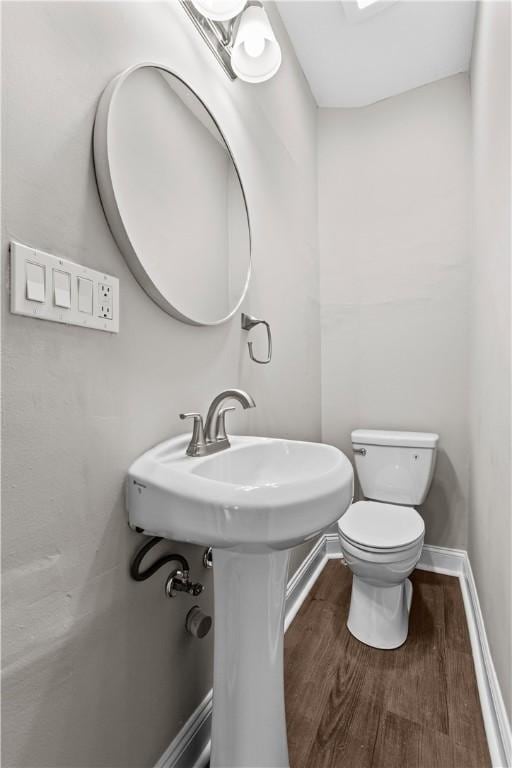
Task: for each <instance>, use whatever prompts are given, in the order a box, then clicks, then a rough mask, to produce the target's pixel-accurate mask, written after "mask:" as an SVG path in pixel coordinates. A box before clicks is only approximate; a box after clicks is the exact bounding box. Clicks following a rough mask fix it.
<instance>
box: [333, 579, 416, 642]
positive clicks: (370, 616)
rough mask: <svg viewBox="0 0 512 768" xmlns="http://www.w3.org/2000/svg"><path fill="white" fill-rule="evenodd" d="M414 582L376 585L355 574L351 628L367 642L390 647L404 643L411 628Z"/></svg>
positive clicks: (351, 600)
mask: <svg viewBox="0 0 512 768" xmlns="http://www.w3.org/2000/svg"><path fill="white" fill-rule="evenodd" d="M411 600H412V583H411V580H410V579H405V580H404V581H403V582H402V583H401V584H395V585H393V586H389V587H388V586H376V585H375V584H370V583H369V582H368V581H363V580H362V579H361V578H359V577H358V576H355V575H354V577H353V581H352V596H351V598H350V610H349V614H348V620H347V627H348V629H349V632H350V634H352V635H353V636H354V637H355V638H356V639H357V640H360V641H361V642H362V643H365V645H370V646H372V647H373V648H382V649H385V650H390V649H392V648H398V647H399V646H400V645H403V643H405V641H406V639H407V632H408V629H409V611H410V608H411Z"/></svg>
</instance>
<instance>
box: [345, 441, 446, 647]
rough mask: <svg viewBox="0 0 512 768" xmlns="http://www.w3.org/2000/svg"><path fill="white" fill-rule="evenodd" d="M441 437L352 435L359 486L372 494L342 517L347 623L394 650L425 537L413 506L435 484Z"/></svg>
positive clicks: (369, 641)
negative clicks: (348, 582)
mask: <svg viewBox="0 0 512 768" xmlns="http://www.w3.org/2000/svg"><path fill="white" fill-rule="evenodd" d="M437 441H438V436H437V435H435V434H431V433H408V432H382V431H380V430H379V431H377V430H355V431H354V432H353V433H352V443H353V446H354V454H355V457H356V469H357V470H358V476H359V480H360V483H361V487H362V490H363V492H365V491H366V492H370V493H371V498H368V499H367V500H364V501H358V502H356V503H354V504H352V505H351V506H350V507H349V509H348V510H347V512H346V513H345V515H343V517H342V518H340V520H339V521H338V534H339V540H340V546H341V551H342V554H343V557H344V559H345V562H346V564H347V566H348V567H349V568H350V570H351V571H352V573H353V581H352V595H351V599H350V609H349V615H348V620H347V627H348V629H349V631H350V633H351V634H352V635H353V636H354V637H356V638H357V639H358V640H360V641H361V642H363V643H365V644H366V645H370V646H373V647H375V648H382V649H392V648H397V647H399V646H400V645H402V644H403V643H404V642H405V640H406V638H407V632H408V626H409V611H410V607H411V600H412V592H413V590H412V583H411V581H410V580H409V578H408V577H409V576H410V574H411V573H412V571H413V570H414V568H415V567H416V564H417V563H418V560H419V559H420V557H421V551H422V547H423V539H424V536H425V524H424V522H423V519H422V517H421V516H420V515H419V514H418V512H417V511H416V509H415V508H414V505H416V504H420V503H422V501H423V500H424V498H425V497H426V494H427V492H428V489H429V487H430V483H431V480H432V475H433V470H434V464H435V454H436V447H437ZM363 462H365V463H364V464H363V465H362V463H363ZM361 465H362V466H361ZM379 497H380V499H381V500H377V499H378V498H379ZM393 501H394V502H395V503H392V502H393Z"/></svg>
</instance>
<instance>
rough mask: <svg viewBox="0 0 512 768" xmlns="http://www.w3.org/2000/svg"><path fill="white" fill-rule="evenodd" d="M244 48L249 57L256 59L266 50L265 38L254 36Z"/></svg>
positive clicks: (247, 41)
mask: <svg viewBox="0 0 512 768" xmlns="http://www.w3.org/2000/svg"><path fill="white" fill-rule="evenodd" d="M244 48H245V51H246V53H247V55H248V56H252V57H253V59H256V58H257V57H258V56H261V54H262V53H263V51H264V50H265V38H264V37H263V36H260V35H252V36H251V37H249V38H247V40H246V41H245V42H244Z"/></svg>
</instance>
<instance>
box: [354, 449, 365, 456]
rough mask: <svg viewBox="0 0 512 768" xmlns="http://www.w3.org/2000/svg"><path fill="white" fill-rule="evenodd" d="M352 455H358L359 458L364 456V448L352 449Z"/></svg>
mask: <svg viewBox="0 0 512 768" xmlns="http://www.w3.org/2000/svg"><path fill="white" fill-rule="evenodd" d="M352 453H359V454H360V455H361V456H366V448H352Z"/></svg>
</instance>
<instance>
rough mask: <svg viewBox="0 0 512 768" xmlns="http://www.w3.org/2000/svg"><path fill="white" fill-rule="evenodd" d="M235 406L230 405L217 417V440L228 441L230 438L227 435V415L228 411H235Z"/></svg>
mask: <svg viewBox="0 0 512 768" xmlns="http://www.w3.org/2000/svg"><path fill="white" fill-rule="evenodd" d="M234 410H235V406H234V405H230V406H228V407H227V408H222V410H220V411H219V415H218V416H217V424H216V425H215V440H218V441H220V440H227V439H228V436H227V435H226V413H227V412H228V411H234Z"/></svg>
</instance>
